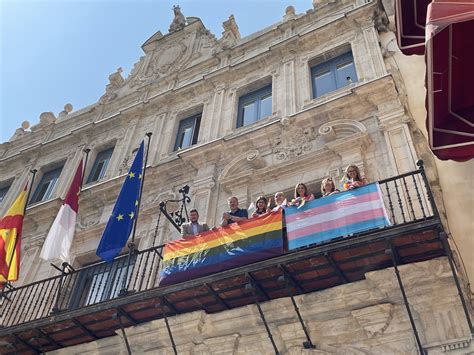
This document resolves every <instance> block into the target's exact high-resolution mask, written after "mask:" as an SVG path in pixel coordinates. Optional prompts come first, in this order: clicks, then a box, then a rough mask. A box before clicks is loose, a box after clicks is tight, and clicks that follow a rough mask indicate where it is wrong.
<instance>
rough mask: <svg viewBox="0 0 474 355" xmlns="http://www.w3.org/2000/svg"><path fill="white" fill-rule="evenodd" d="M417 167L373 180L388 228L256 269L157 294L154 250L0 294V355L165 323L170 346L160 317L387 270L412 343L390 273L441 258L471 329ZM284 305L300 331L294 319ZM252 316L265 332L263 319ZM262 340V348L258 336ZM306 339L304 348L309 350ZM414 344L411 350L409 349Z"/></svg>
mask: <svg viewBox="0 0 474 355" xmlns="http://www.w3.org/2000/svg"><path fill="white" fill-rule="evenodd" d="M419 167H420V169H419V170H416V171H413V172H411V173H406V174H403V175H399V176H396V177H392V178H389V179H385V180H382V181H379V185H380V188H381V191H382V194H383V199H384V203H385V206H386V210H387V213H388V215H389V218H390V222H391V225H390V226H389V227H385V228H382V229H375V230H370V231H366V232H364V233H360V234H357V235H351V236H347V237H344V238H343V237H341V238H337V239H334V240H331V241H329V242H326V243H323V244H316V245H311V246H308V247H305V248H301V249H297V250H293V251H287V252H286V253H284V254H283V255H281V256H278V257H274V258H271V259H267V260H264V261H261V262H258V263H253V264H249V265H245V266H242V267H238V268H235V269H231V270H228V271H224V272H221V273H218V274H213V275H209V276H205V277H201V278H198V279H194V280H189V281H186V282H182V283H178V284H175V285H170V286H164V287H160V286H159V285H158V281H159V280H158V271H159V270H160V264H161V257H162V249H163V246H162V245H161V246H155V247H152V248H149V249H146V250H140V251H137V252H136V253H133V254H130V255H128V254H127V255H124V256H121V257H118V258H116V259H115V260H114V261H113V262H112V263H97V264H94V265H90V266H87V267H84V268H81V269H77V270H72V269H71V270H68V271H66V272H64V273H63V274H62V275H58V276H55V277H52V278H49V279H46V280H41V281H37V282H34V283H32V284H28V285H24V286H21V287H17V288H12V289H8V290H5V291H4V292H3V294H2V295H1V296H2V299H1V304H2V306H1V318H0V322H1V324H2V328H0V353H2V354H35V353H43V352H47V351H52V350H54V349H58V348H64V347H67V346H72V345H77V344H81V343H85V342H89V341H93V340H97V339H100V338H104V337H109V336H113V335H116V332H117V331H118V330H120V329H123V328H124V327H129V326H132V325H136V324H140V323H145V322H149V321H151V320H155V319H160V318H164V319H165V322H166V324H167V326H168V331H169V334H170V337H171V341H172V343H173V344H174V342H173V338H172V329H171V327H169V325H168V321H167V319H168V317H172V316H174V315H177V314H182V313H187V312H193V311H196V310H204V311H206V312H208V313H214V312H220V311H224V310H228V309H232V308H236V307H242V306H245V305H248V304H256V305H257V307H258V308H259V310H261V309H260V306H259V304H260V303H261V302H265V301H268V300H272V299H276V298H281V297H291V298H292V299H293V296H295V295H299V294H304V293H310V292H317V291H320V290H323V289H326V288H330V287H334V286H338V285H341V284H344V283H350V282H355V281H359V280H362V279H364V275H365V273H366V272H369V271H374V270H378V269H383V268H387V267H392V266H393V267H395V271H396V273H397V278H398V282H399V286H400V291H401V292H402V294H403V297H404V300H405V305H406V309H407V313H408V316H409V317H410V321H411V325H412V327H413V331H414V333H415V335H416V326H415V323H414V322H413V321H412V318H411V312H410V307H409V306H408V299H407V298H406V296H405V292H404V289H403V280H402V279H401V278H400V277H399V274H398V269H397V266H398V265H402V264H409V263H413V262H419V261H424V260H429V259H432V258H436V257H439V256H447V257H448V260H449V262H450V266H451V270H452V272H453V276H454V279H455V282H456V286H457V289H458V294H459V296H460V298H461V302H462V304H463V308H464V312H465V314H466V318H467V320H468V324H469V326H470V327H471V330H472V324H471V321H470V319H469V313H468V311H467V307H466V303H465V300H464V297H463V294H462V291H461V288H460V284H459V280H458V278H457V275H456V272H455V269H454V264H453V261H452V255H451V251H450V249H449V245H448V242H447V235H446V233H445V232H444V230H443V227H442V224H441V221H440V218H439V215H438V212H437V209H436V206H435V204H434V200H433V196H432V193H431V190H430V186H429V185H428V183H427V179H426V176H425V173H424V170H423V165H422V164H420V165H419ZM294 305H295V311H296V312H297V313H298V317H299V319H300V322H301V325H302V327H303V328H304V327H305V325H304V321H303V319H304V314H303V315H301V314H300V313H299V311H298V308H297V306H296V303H294ZM261 317H262V320H263V322H264V323H265V324H266V321H265V318H264V314H263V312H261ZM304 329H305V328H304ZM267 332H268V335H269V338H270V340H272V337H271V332H270V330H269V328H268V327H267ZM305 333H306V332H305ZM307 337H308V342H307V343H306V346H308V347H311V346H312V343H311V340H310V339H309V336H308V335H307ZM417 340H418V338H417ZM272 344H273V345H274V343H273V340H272ZM418 345H419V346H420V347H421V345H420V343H419V342H418ZM274 347H275V345H274ZM175 351H176V350H175ZM275 351H276V352H277V349H276V348H275Z"/></svg>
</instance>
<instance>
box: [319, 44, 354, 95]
mask: <svg viewBox="0 0 474 355" xmlns="http://www.w3.org/2000/svg"><path fill="white" fill-rule="evenodd" d="M311 81H312V86H313V98H317V97H320V96H322V95H324V94H327V93H329V92H331V91H335V90H337V89H340V88H342V87H344V86H347V85H349V84H351V83H354V82H356V81H357V73H356V68H355V65H354V57H353V56H352V52H347V53H344V54H342V55H339V56H337V57H335V58H332V59H330V60H327V61H325V62H323V63H320V64H317V65H314V66H312V67H311Z"/></svg>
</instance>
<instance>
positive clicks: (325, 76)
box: [313, 69, 336, 97]
mask: <svg viewBox="0 0 474 355" xmlns="http://www.w3.org/2000/svg"><path fill="white" fill-rule="evenodd" d="M313 80H314V88H315V97H319V96H321V95H324V94H326V93H328V92H331V91H334V90H336V83H335V80H334V74H333V73H332V72H331V71H330V70H329V69H326V70H324V71H320V72H319V73H316V75H315V76H314V79H313Z"/></svg>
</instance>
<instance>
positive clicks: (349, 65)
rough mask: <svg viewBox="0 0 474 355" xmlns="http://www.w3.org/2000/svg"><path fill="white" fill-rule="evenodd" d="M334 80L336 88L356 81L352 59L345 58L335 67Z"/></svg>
mask: <svg viewBox="0 0 474 355" xmlns="http://www.w3.org/2000/svg"><path fill="white" fill-rule="evenodd" d="M336 79H337V87H338V88H341V87H343V86H346V85H349V84H350V83H355V82H356V81H357V74H356V71H355V66H354V61H353V60H352V58H346V59H345V60H344V61H343V62H341V63H339V64H337V65H336Z"/></svg>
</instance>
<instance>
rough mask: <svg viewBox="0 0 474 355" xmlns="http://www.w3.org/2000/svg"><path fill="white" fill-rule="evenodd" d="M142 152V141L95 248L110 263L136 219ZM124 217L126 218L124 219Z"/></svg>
mask: <svg viewBox="0 0 474 355" xmlns="http://www.w3.org/2000/svg"><path fill="white" fill-rule="evenodd" d="M143 151H144V142H143V141H142V143H141V144H140V148H139V149H138V151H137V154H136V155H135V159H134V161H133V163H132V167H131V168H130V171H129V172H128V174H127V176H126V177H125V181H124V183H123V185H122V189H121V190H120V193H119V195H118V198H117V202H115V206H114V209H113V211H112V215H111V216H110V218H109V221H108V222H107V226H106V227H105V230H104V233H103V234H102V239H101V240H100V243H99V246H98V247H97V250H96V254H97V255H98V256H99V257H101V258H102V259H103V260H105V261H111V260H113V259H114V258H115V257H116V256H117V255H119V253H120V251H121V250H122V248H123V247H124V246H125V244H126V243H127V240H128V237H129V236H130V232H131V231H132V227H133V223H134V221H135V219H136V218H137V213H136V212H137V208H138V203H137V202H138V201H139V200H140V185H141V182H142V179H136V178H135V177H138V176H141V175H142V169H143ZM125 216H127V218H124V217H125Z"/></svg>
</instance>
